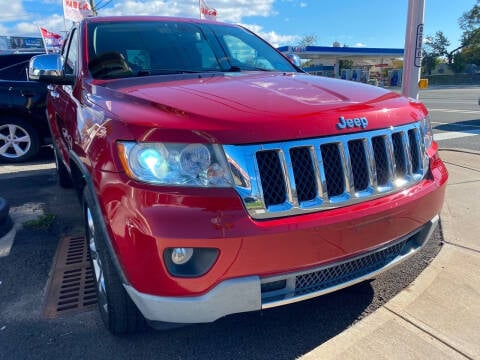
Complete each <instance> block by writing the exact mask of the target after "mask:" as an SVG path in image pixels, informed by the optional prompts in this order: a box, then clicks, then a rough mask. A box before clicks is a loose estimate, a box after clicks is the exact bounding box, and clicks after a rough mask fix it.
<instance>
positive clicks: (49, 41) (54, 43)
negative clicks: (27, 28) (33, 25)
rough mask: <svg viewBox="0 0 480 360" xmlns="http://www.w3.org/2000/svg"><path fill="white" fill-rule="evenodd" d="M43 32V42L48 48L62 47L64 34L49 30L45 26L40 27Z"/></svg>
mask: <svg viewBox="0 0 480 360" xmlns="http://www.w3.org/2000/svg"><path fill="white" fill-rule="evenodd" d="M40 33H41V34H42V39H43V43H44V44H45V48H47V49H59V48H61V47H62V43H63V39H62V35H60V34H56V33H54V32H51V31H48V30H47V29H45V28H42V27H41V28H40Z"/></svg>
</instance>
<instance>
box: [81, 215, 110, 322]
mask: <svg viewBox="0 0 480 360" xmlns="http://www.w3.org/2000/svg"><path fill="white" fill-rule="evenodd" d="M86 217H87V219H86V220H87V241H88V246H89V247H90V256H91V258H92V265H93V270H94V272H95V281H96V287H97V297H98V304H99V306H100V308H101V309H102V311H103V314H104V315H107V314H108V300H107V287H106V284H105V276H104V268H103V264H102V261H101V259H100V256H99V254H98V251H97V246H96V245H95V223H94V221H93V216H92V212H91V210H90V208H89V207H87V210H86Z"/></svg>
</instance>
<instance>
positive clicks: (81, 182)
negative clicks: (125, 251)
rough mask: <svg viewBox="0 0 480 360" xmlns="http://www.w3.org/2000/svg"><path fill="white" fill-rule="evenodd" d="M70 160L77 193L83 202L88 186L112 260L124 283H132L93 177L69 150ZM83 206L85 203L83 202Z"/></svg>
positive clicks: (91, 201) (90, 199) (89, 195)
mask: <svg viewBox="0 0 480 360" xmlns="http://www.w3.org/2000/svg"><path fill="white" fill-rule="evenodd" d="M69 160H70V171H71V174H72V180H73V184H74V189H75V190H76V191H77V195H78V196H79V199H80V201H81V202H82V201H83V200H82V194H83V190H84V189H85V188H86V189H87V192H88V197H89V199H88V200H89V202H90V205H91V206H92V207H93V208H94V209H93V210H94V211H95V213H96V214H98V216H100V219H99V220H100V221H99V223H100V231H101V232H102V235H103V239H105V243H106V244H105V245H106V248H107V250H108V252H109V254H110V257H111V259H112V262H113V264H114V266H115V268H116V270H117V273H118V275H119V277H120V279H121V281H122V283H123V284H125V285H130V282H129V281H128V279H127V277H126V276H125V273H124V271H123V269H122V267H121V265H120V262H119V260H118V257H117V255H116V253H115V250H114V249H113V245H112V241H111V239H110V235H109V233H108V230H107V227H106V225H105V222H104V221H103V217H102V215H101V214H102V210H101V207H100V202H99V201H98V197H97V193H96V191H95V186H94V184H93V180H92V177H91V175H90V173H89V171H88V170H87V167H86V166H85V164H84V163H83V162H82V161H81V159H80V158H79V157H78V156H77V155H76V154H75V153H74V152H73V151H70V152H69ZM82 206H83V203H82Z"/></svg>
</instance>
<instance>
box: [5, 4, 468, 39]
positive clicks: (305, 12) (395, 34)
mask: <svg viewBox="0 0 480 360" xmlns="http://www.w3.org/2000/svg"><path fill="white" fill-rule="evenodd" d="M101 1H102V2H104V3H106V2H108V0H96V2H97V4H99V3H100V2H101ZM207 2H208V5H209V6H210V7H213V8H216V9H217V12H218V17H217V20H219V21H226V22H233V23H239V24H242V25H245V26H247V27H249V28H250V29H251V30H253V31H255V32H256V33H258V34H259V35H261V36H262V37H264V38H265V39H266V40H268V41H270V42H271V43H272V44H273V45H275V46H282V45H297V44H298V42H299V40H300V39H301V38H302V37H304V36H305V35H315V36H316V38H317V42H316V45H320V46H331V45H332V44H333V42H334V41H338V42H339V43H340V44H342V45H343V44H345V45H348V46H358V47H384V48H403V46H404V42H405V26H406V16H407V15H406V14H407V8H408V0H390V1H385V0H363V1H360V0H335V1H332V0H207ZM475 3H476V0H425V34H426V35H429V34H434V33H435V32H436V31H438V30H441V31H443V32H444V34H445V35H446V36H447V38H448V39H449V40H450V43H451V46H450V48H451V49H453V48H455V47H457V46H458V45H459V40H460V36H461V31H460V29H459V26H458V18H459V17H460V16H461V15H462V14H463V13H464V12H465V11H468V10H470V9H471V8H472V7H473V5H474V4H475ZM0 8H1V9H2V12H1V13H0V35H19V36H38V35H39V33H38V26H42V27H46V28H47V29H48V30H50V31H54V32H61V31H64V30H65V29H66V28H67V29H68V28H69V27H70V22H64V20H63V17H62V16H63V10H62V0H13V1H12V0H0ZM99 14H100V15H127V14H140V15H166V16H186V17H198V0H183V1H182V0H177V1H175V0H144V1H139V0H126V1H125V0H112V1H111V2H110V3H109V4H108V6H106V7H105V8H103V9H101V10H100V11H99Z"/></svg>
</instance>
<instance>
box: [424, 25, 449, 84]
mask: <svg viewBox="0 0 480 360" xmlns="http://www.w3.org/2000/svg"><path fill="white" fill-rule="evenodd" d="M425 40H426V41H425V45H424V46H423V59H422V70H423V73H424V74H426V75H431V74H432V70H433V69H435V66H437V65H438V64H439V63H440V62H441V57H444V58H448V55H449V53H448V47H449V46H450V41H448V39H447V37H446V36H445V35H444V34H443V32H442V31H437V32H436V33H435V35H428V36H426V37H425Z"/></svg>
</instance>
